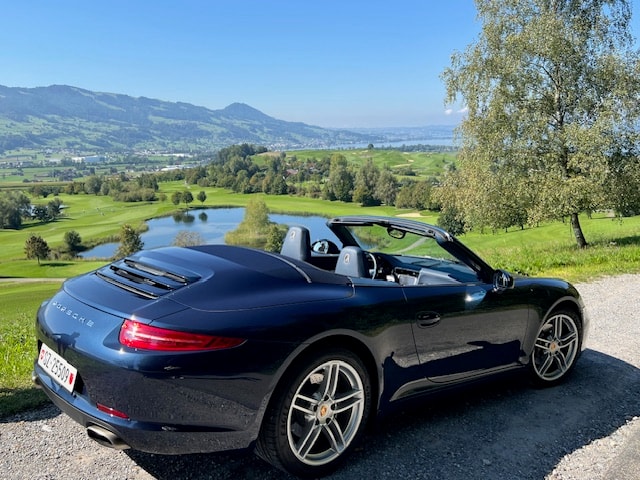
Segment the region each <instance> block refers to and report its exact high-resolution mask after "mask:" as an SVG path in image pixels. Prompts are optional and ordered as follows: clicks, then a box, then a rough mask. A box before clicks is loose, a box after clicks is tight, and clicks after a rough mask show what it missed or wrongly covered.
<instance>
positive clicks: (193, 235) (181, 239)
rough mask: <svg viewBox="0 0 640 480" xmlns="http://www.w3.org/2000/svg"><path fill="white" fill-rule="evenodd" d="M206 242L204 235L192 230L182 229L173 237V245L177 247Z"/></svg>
mask: <svg viewBox="0 0 640 480" xmlns="http://www.w3.org/2000/svg"><path fill="white" fill-rule="evenodd" d="M204 243H206V242H205V240H204V238H203V237H202V235H200V234H199V233H198V232H194V231H191V230H180V231H179V232H178V233H177V234H176V237H175V238H174V239H173V245H175V246H177V247H191V246H195V245H202V244H204Z"/></svg>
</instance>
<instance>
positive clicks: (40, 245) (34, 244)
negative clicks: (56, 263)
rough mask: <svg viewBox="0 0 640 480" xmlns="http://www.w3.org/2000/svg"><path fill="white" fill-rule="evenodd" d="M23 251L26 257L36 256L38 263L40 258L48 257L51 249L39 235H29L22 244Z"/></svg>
mask: <svg viewBox="0 0 640 480" xmlns="http://www.w3.org/2000/svg"><path fill="white" fill-rule="evenodd" d="M24 253H25V254H26V255H27V258H28V259H31V258H37V259H38V265H40V259H43V260H44V259H46V258H47V257H49V253H51V249H50V248H49V245H47V242H45V241H44V239H43V238H42V237H41V236H40V235H31V236H30V237H29V238H28V239H27V241H26V242H25V244H24Z"/></svg>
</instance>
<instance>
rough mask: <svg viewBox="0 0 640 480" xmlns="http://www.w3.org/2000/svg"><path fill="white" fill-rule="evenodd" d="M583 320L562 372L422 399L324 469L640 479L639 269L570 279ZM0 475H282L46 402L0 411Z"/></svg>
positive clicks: (15, 479) (347, 478)
mask: <svg viewBox="0 0 640 480" xmlns="http://www.w3.org/2000/svg"><path fill="white" fill-rule="evenodd" d="M577 288H578V290H579V291H580V293H581V294H582V296H583V298H584V300H585V303H586V304H587V309H588V312H589V315H590V318H591V331H590V335H589V337H588V339H587V350H586V351H585V352H584V353H583V355H582V357H581V358H580V360H579V361H578V365H577V368H576V369H575V370H574V372H573V374H572V375H571V376H570V378H568V379H567V381H566V382H564V383H563V384H562V385H560V386H558V387H555V388H548V389H536V388H534V387H532V386H531V385H530V384H529V382H528V381H527V380H526V378H524V376H516V377H508V378H506V379H504V378H503V379H500V380H496V381H492V382H491V383H489V384H485V385H480V386H474V387H471V388H468V389H465V390H463V391H460V392H457V393H454V394H453V395H449V396H447V397H443V398H435V399H434V398H430V399H427V400H422V401H421V402H420V403H416V404H415V405H411V406H407V407H405V408H404V410H402V411H400V412H397V413H394V414H393V415H391V416H389V417H387V418H386V419H384V420H383V421H382V422H380V423H379V424H378V425H377V426H376V427H375V428H374V429H373V431H372V432H371V433H370V434H369V435H368V436H367V437H366V438H365V440H364V442H363V444H362V445H361V446H360V447H359V448H358V449H357V451H356V452H355V453H354V455H352V456H351V457H350V458H349V459H348V460H347V462H346V464H345V465H344V466H343V467H342V468H341V469H340V470H338V472H336V473H335V474H333V475H332V476H330V477H328V478H331V479H343V480H354V479H361V478H363V477H364V476H365V475H366V476H370V477H374V478H377V479H397V478H415V479H438V480H453V479H461V478H464V479H478V480H480V479H482V480H484V479H495V480H501V479H505V480H507V479H508V480H538V479H546V480H606V479H613V478H615V479H620V480H626V479H636V480H637V479H638V478H640V474H639V473H638V472H640V458H639V457H640V454H639V452H640V348H639V347H638V339H640V275H621V276H615V277H608V278H604V279H601V280H597V281H593V282H590V283H585V284H580V285H577ZM0 451H1V452H2V455H0V479H11V480H21V479H25V480H26V479H29V480H33V479H42V480H45V479H46V480H54V479H55V480H67V479H68V480H71V479H73V480H76V479H105V480H107V479H109V480H112V479H116V480H117V479H123V480H148V479H169V478H170V479H237V478H244V479H252V478H255V479H281V478H289V477H288V476H287V475H285V474H283V473H282V472H280V471H278V470H275V469H274V468H272V467H271V466H269V465H268V464H266V463H264V462H262V461H261V460H259V459H258V458H256V457H255V456H254V455H252V454H251V452H231V453H216V454H206V455H205V454H200V455H181V456H163V455H152V454H147V453H142V452H137V451H130V450H126V451H115V450H111V449H108V448H104V447H101V446H100V445H98V444H97V443H95V442H93V441H92V440H90V439H89V438H88V437H87V435H86V434H85V432H84V430H83V428H82V427H81V426H80V425H78V424H76V423H74V422H73V421H72V420H70V419H69V418H68V417H67V416H66V415H64V414H61V413H60V411H59V410H58V409H57V408H56V407H55V406H53V405H49V406H46V407H44V408H41V409H38V410H34V411H29V412H26V413H22V414H19V415H15V416H12V417H7V418H3V419H0Z"/></svg>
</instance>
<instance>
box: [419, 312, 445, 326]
mask: <svg viewBox="0 0 640 480" xmlns="http://www.w3.org/2000/svg"><path fill="white" fill-rule="evenodd" d="M416 319H417V320H418V326H419V327H421V328H426V327H433V326H434V325H437V324H438V323H440V314H439V313H437V312H418V314H417V315H416Z"/></svg>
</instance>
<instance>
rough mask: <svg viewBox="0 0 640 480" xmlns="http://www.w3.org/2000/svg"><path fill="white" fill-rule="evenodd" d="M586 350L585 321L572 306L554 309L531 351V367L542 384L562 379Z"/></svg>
mask: <svg viewBox="0 0 640 480" xmlns="http://www.w3.org/2000/svg"><path fill="white" fill-rule="evenodd" d="M581 350H582V324H581V322H580V319H579V318H578V316H577V315H576V314H575V313H574V312H572V311H569V310H559V311H556V312H553V313H552V314H551V315H549V317H548V318H547V319H545V321H543V322H542V324H541V325H540V328H538V333H537V334H536V340H535V343H534V345H533V351H532V353H531V361H530V364H529V366H530V371H531V374H532V378H533V381H534V382H535V383H536V385H538V386H542V387H546V386H553V385H556V384H558V383H560V382H562V381H563V380H564V379H565V378H566V377H567V375H568V374H569V373H570V372H571V370H573V368H574V366H575V364H576V361H577V360H578V357H579V356H580V351H581Z"/></svg>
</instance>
